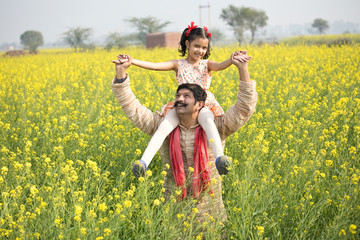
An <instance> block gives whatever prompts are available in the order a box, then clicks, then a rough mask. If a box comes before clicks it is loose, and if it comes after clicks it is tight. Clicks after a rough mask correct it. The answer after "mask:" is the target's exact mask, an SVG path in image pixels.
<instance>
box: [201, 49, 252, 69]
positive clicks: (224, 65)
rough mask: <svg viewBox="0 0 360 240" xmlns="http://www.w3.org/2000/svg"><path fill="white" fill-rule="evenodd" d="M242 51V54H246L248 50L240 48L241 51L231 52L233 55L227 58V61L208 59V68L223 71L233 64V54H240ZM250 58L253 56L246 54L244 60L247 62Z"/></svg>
mask: <svg viewBox="0 0 360 240" xmlns="http://www.w3.org/2000/svg"><path fill="white" fill-rule="evenodd" d="M240 53H241V54H244V55H246V54H247V52H246V51H244V50H240V51H237V52H235V53H233V54H231V56H230V58H229V59H226V60H225V61H223V62H220V63H218V62H214V61H211V60H209V61H208V69H209V71H221V70H224V69H226V68H228V67H230V66H231V64H232V61H231V59H232V58H233V55H234V54H235V55H238V54H240ZM249 60H251V57H250V56H247V55H246V56H244V61H246V62H247V61H249Z"/></svg>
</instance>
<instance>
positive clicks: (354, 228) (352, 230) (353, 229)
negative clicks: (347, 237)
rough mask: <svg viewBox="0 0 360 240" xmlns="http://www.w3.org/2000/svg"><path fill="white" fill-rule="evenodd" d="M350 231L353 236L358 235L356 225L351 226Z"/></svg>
mask: <svg viewBox="0 0 360 240" xmlns="http://www.w3.org/2000/svg"><path fill="white" fill-rule="evenodd" d="M349 231H350V232H351V233H352V234H356V225H355V224H351V225H350V226H349Z"/></svg>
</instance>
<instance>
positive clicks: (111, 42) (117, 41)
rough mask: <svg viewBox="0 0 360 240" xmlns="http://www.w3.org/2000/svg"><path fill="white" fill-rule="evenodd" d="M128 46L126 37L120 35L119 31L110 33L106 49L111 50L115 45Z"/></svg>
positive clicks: (118, 46) (119, 46)
mask: <svg viewBox="0 0 360 240" xmlns="http://www.w3.org/2000/svg"><path fill="white" fill-rule="evenodd" d="M125 46H126V37H122V36H120V34H119V33H110V34H109V36H108V37H107V38H106V46H105V49H106V50H108V51H110V50H111V49H112V48H113V47H117V48H122V47H125Z"/></svg>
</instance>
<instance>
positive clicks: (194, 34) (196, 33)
mask: <svg viewBox="0 0 360 240" xmlns="http://www.w3.org/2000/svg"><path fill="white" fill-rule="evenodd" d="M187 30H188V28H185V30H184V31H183V33H182V34H181V40H180V42H179V45H180V46H179V52H180V54H181V56H182V57H184V56H185V55H186V53H187V49H186V44H185V41H186V40H188V41H189V42H191V41H193V40H195V39H197V38H205V39H208V40H209V45H208V49H207V50H206V53H205V55H204V57H203V59H208V58H209V56H210V37H209V34H208V33H207V31H205V29H203V28H195V29H192V30H191V31H190V33H189V36H186V32H187Z"/></svg>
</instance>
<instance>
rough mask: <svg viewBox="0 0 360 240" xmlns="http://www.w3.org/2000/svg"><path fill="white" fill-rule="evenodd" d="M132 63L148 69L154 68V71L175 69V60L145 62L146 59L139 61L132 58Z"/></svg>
mask: <svg viewBox="0 0 360 240" xmlns="http://www.w3.org/2000/svg"><path fill="white" fill-rule="evenodd" d="M132 64H133V65H135V66H138V67H141V68H145V69H148V70H156V71H170V70H174V71H176V69H177V60H170V61H168V62H158V63H154V62H147V61H141V60H137V59H134V58H133V59H132Z"/></svg>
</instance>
